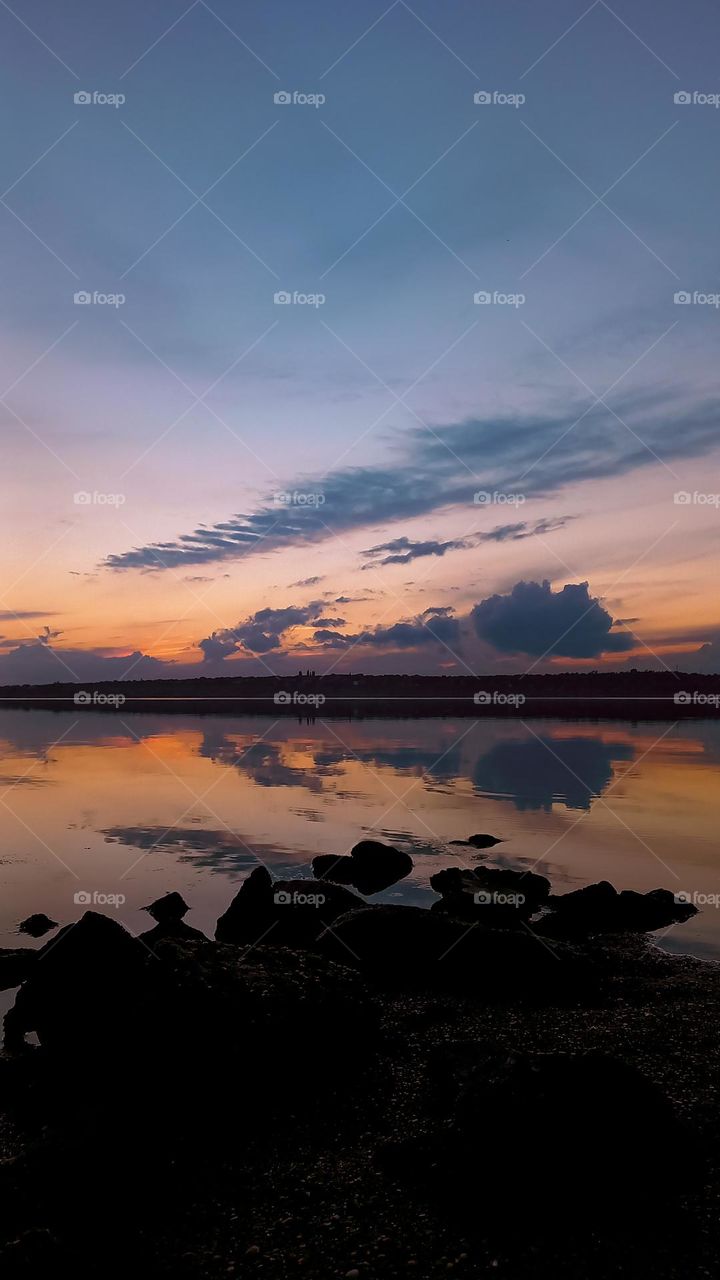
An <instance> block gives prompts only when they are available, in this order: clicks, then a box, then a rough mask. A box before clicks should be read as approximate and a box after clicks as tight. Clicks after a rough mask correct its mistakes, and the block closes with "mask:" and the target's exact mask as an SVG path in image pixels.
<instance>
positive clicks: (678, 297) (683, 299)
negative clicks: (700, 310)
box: [673, 289, 692, 307]
mask: <svg viewBox="0 0 720 1280" xmlns="http://www.w3.org/2000/svg"><path fill="white" fill-rule="evenodd" d="M673 302H674V303H675V306H676V307H687V306H688V304H689V303H691V302H692V294H691V293H688V291H687V289H678V291H677V293H675V294H673Z"/></svg>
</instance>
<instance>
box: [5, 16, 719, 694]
mask: <svg viewBox="0 0 720 1280" xmlns="http://www.w3.org/2000/svg"><path fill="white" fill-rule="evenodd" d="M719 27H720V17H719V11H718V7H717V4H716V3H715V2H714V0H689V3H688V4H687V5H685V6H678V5H677V4H675V3H672V2H671V0H616V2H615V3H613V4H612V5H610V4H606V3H605V2H604V0H596V2H595V3H591V4H588V3H587V0H543V3H542V4H538V3H536V2H535V0H483V3H480V2H479V0H478V2H473V3H470V2H468V0H450V2H449V3H448V2H447V0H444V2H441V0H413V2H412V3H411V4H406V3H405V2H404V0H396V2H395V3H393V4H391V5H389V6H388V5H387V4H386V0H378V2H377V3H376V2H375V0H359V2H357V3H354V4H341V5H339V4H337V3H333V2H331V0H302V2H299V0H263V2H262V3H260V2H254V0H248V2H246V3H239V2H238V0H212V2H211V3H210V4H206V3H204V0H196V2H195V3H192V4H189V5H188V3H187V0H142V3H141V2H140V0H125V2H124V3H123V4H122V5H117V4H110V3H107V2H102V0H101V2H100V3H98V0H92V2H91V0H65V3H63V4H62V5H58V4H57V3H55V2H53V3H51V0H12V3H10V4H6V3H4V0H0V50H1V54H0V56H1V57H2V61H3V75H2V80H1V82H0V95H1V96H2V111H3V117H4V119H5V121H6V123H7V122H10V125H9V127H6V128H5V130H4V131H3V137H2V142H1V143H0V147H1V149H2V176H1V179H0V181H1V182H2V187H1V192H2V194H1V195H0V226H1V227H2V240H1V244H2V249H1V253H2V291H1V299H2V300H1V303H0V308H1V309H0V316H1V323H2V335H1V336H2V342H1V345H0V352H1V355H0V359H1V362H2V367H1V368H0V380H1V381H2V387H1V388H0V414H1V415H2V418H1V421H2V482H3V502H2V508H1V517H0V518H1V519H2V545H3V549H4V556H3V570H2V579H1V581H0V683H3V684H10V683H16V682H23V681H47V680H70V679H77V680H83V679H90V678H99V677H101V676H103V675H105V676H108V677H111V676H112V677H120V676H123V675H126V674H129V675H131V676H132V677H134V678H139V677H140V676H142V675H162V674H167V675H170V674H185V673H187V671H188V670H189V669H190V668H191V667H192V669H193V670H195V671H197V672H198V673H202V674H205V675H215V674H218V675H219V674H229V673H231V672H233V671H234V672H237V673H238V674H241V673H244V672H248V673H256V672H269V671H272V672H278V673H281V672H284V671H290V670H296V669H297V668H298V667H299V666H302V667H307V666H308V665H310V666H312V667H313V668H315V669H316V670H318V671H324V670H330V669H332V670H350V669H351V670H355V671H362V670H364V671H393V670H398V671H427V672H436V671H444V672H447V673H467V672H468V671H473V672H475V671H477V672H490V671H524V670H527V669H528V668H532V669H535V670H553V669H567V668H568V667H569V666H575V665H579V666H591V667H595V666H599V665H611V666H628V665H629V666H638V667H653V668H657V667H662V666H669V667H670V668H675V667H676V666H679V667H680V668H681V669H685V670H691V671H718V670H720V658H719V656H718V655H719V650H720V603H719V601H718V592H717V586H716V584H717V582H718V576H719V570H720V540H719V532H720V469H719V468H718V462H719V461H720V430H719V421H720V420H719V415H718V407H719V404H720V399H719V393H718V375H717V368H718V358H717V351H718V334H719V333H720V305H719V304H720V270H719V267H718V250H717V213H718V195H719V192H718V185H719V184H718V166H717V156H718V141H719V134H720V109H718V106H717V102H718V101H720V99H717V95H718V94H720V74H718V69H717V37H718V30H719ZM113 95H120V97H121V98H122V97H123V96H124V101H118V99H117V98H113ZM318 95H319V98H318ZM476 95H477V96H478V97H479V99H480V100H478V101H476V100H475V98H476ZM518 95H519V98H518ZM677 95H679V99H677ZM88 97H89V99H90V100H89V101H87V100H86V99H87V98H88ZM288 97H289V99H290V100H289V101H287V100H285V99H287V98H288ZM488 97H489V99H490V100H489V101H487V100H485V99H487V98H488ZM713 97H715V98H716V101H715V102H713ZM76 98H77V99H78V100H77V101H76ZM276 98H278V100H276ZM323 98H324V101H323V100H322V99H323ZM523 98H524V100H523ZM688 98H689V100H687V99H688ZM108 99H109V100H108ZM77 295H80V298H79V299H78V300H76V297H77ZM277 295H280V299H279V300H276V296H277ZM476 295H479V300H478V301H476V300H475V299H476ZM677 295H680V296H679V298H678V297H677ZM83 296H85V297H87V296H89V299H90V300H89V301H83ZM283 296H284V297H285V298H287V297H288V296H289V299H290V300H289V301H283V300H282V298H283ZM483 299H484V300H483ZM678 495H679V498H678Z"/></svg>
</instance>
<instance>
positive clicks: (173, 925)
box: [138, 907, 208, 950]
mask: <svg viewBox="0 0 720 1280" xmlns="http://www.w3.org/2000/svg"><path fill="white" fill-rule="evenodd" d="M145 910H146V911H147V907H146V908H145ZM163 938H179V939H180V940H181V941H184V942H193V941H196V942H197V941H200V942H207V941H208V939H207V938H206V937H205V934H204V933H201V932H200V930H199V929H192V928H191V927H190V925H189V924H185V921H184V920H163V921H161V923H159V924H156V925H155V928H154V929H148V930H147V931H146V932H145V933H140V934H138V942H144V943H145V946H146V947H150V949H151V950H153V949H154V947H155V944H156V943H158V942H161V941H162V939H163Z"/></svg>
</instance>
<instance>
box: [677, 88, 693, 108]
mask: <svg viewBox="0 0 720 1280" xmlns="http://www.w3.org/2000/svg"><path fill="white" fill-rule="evenodd" d="M673 102H676V103H677V104H678V106H681V107H686V106H687V105H688V103H689V102H692V94H691V93H688V91H687V89H679V90H678V92H677V93H675V94H673Z"/></svg>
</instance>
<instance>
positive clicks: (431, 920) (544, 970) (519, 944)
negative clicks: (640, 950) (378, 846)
mask: <svg viewBox="0 0 720 1280" xmlns="http://www.w3.org/2000/svg"><path fill="white" fill-rule="evenodd" d="M318 947H319V948H320V950H321V951H322V952H323V953H324V954H325V955H327V956H329V957H330V958H331V959H333V960H337V961H339V962H340V963H343V964H347V965H354V966H355V967H356V968H358V969H360V970H361V971H363V972H365V973H367V974H369V975H372V977H373V978H374V979H375V981H377V982H379V983H381V984H387V985H390V986H395V985H400V986H412V987H418V986H419V987H431V988H432V987H440V988H449V989H451V990H456V991H462V990H465V991H472V993H473V994H474V995H475V996H476V997H477V998H478V999H480V1000H484V1001H488V1002H493V1001H495V1000H506V999H519V1000H524V999H528V1000H533V1001H540V1002H546V1001H547V1002H552V1001H553V1000H560V1001H562V1000H564V999H566V998H568V996H570V995H571V994H572V993H578V992H581V991H584V992H585V993H586V994H587V993H588V992H589V991H590V990H591V988H593V986H594V981H595V976H594V974H593V972H592V966H590V965H588V964H587V963H586V962H585V961H584V959H583V957H582V956H581V955H580V954H579V953H578V952H577V951H575V950H574V949H573V948H572V947H570V946H569V945H568V944H567V943H558V944H557V945H553V946H552V948H550V947H548V948H547V949H545V947H544V946H543V945H542V944H539V943H538V940H537V938H534V937H533V936H532V935H531V933H529V932H528V931H526V930H522V931H520V932H515V931H513V930H510V929H473V928H470V929H468V927H467V925H466V924H465V923H464V922H463V921H462V920H456V919H452V918H450V917H449V916H446V915H442V914H438V913H436V912H433V911H426V910H425V909H424V908H423V907H403V906H387V905H385V904H382V905H378V906H364V907H363V909H361V910H359V911H352V912H349V913H348V914H347V915H342V916H340V917H339V918H338V919H336V920H335V921H334V922H333V925H332V928H331V929H328V930H327V931H326V932H325V933H324V934H322V935H321V936H320V938H319V939H318Z"/></svg>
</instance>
